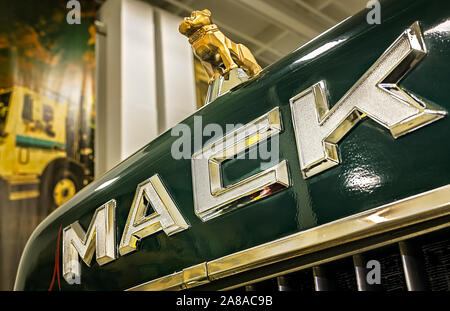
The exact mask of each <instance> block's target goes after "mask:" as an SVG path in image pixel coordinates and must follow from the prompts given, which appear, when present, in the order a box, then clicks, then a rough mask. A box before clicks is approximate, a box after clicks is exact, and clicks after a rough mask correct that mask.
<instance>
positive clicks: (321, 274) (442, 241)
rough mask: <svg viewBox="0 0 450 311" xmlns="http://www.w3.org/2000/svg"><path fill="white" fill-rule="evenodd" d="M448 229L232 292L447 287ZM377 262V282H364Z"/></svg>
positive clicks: (449, 263) (449, 285) (449, 282)
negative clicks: (373, 263)
mask: <svg viewBox="0 0 450 311" xmlns="http://www.w3.org/2000/svg"><path fill="white" fill-rule="evenodd" d="M449 237H450V229H443V230H439V231H436V232H432V233H428V234H425V235H422V236H419V237H415V238H412V239H408V240H405V241H401V242H399V243H394V244H390V245H388V246H384V247H380V248H376V249H374V250H370V251H367V252H361V253H358V254H356V255H353V256H348V257H345V258H342V259H338V260H335V261H331V262H327V263H324V264H321V265H318V266H314V267H311V268H306V269H303V270H300V271H296V272H292V273H287V274H284V275H281V276H277V277H274V278H270V279H267V280H264V281H260V282H255V283H253V284H250V285H246V286H243V287H238V288H236V289H234V290H233V291H260V290H264V291H303V292H307V291H314V290H316V291H321V290H339V291H356V290H360V291H372V290H376V291H407V290H433V291H442V290H444V291H445V290H450V251H449V250H450V238H449ZM370 260H377V261H378V262H379V263H380V268H381V269H380V272H381V273H380V276H381V282H380V284H379V285H377V284H373V285H371V284H368V283H367V281H366V276H367V273H368V270H370V269H367V268H366V264H367V262H368V261H370Z"/></svg>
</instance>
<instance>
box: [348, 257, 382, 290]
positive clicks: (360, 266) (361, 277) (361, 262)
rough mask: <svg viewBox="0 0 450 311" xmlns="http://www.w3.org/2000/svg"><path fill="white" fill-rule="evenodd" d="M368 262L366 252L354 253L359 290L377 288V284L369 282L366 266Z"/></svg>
mask: <svg viewBox="0 0 450 311" xmlns="http://www.w3.org/2000/svg"><path fill="white" fill-rule="evenodd" d="M366 262H367V259H366V258H365V257H364V254H356V255H353V266H354V268H355V276H356V287H357V288H358V291H375V290H377V285H372V284H369V283H367V273H368V269H367V268H366Z"/></svg>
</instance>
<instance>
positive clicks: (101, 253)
mask: <svg viewBox="0 0 450 311" xmlns="http://www.w3.org/2000/svg"><path fill="white" fill-rule="evenodd" d="M115 208H116V201H115V200H110V201H108V202H107V203H105V204H103V205H102V206H100V207H99V208H98V209H97V210H96V211H95V214H94V217H93V218H92V220H91V223H90V224H89V228H88V230H87V231H86V232H84V230H83V228H82V227H81V225H80V224H79V222H78V221H76V222H74V223H73V224H71V225H70V226H68V227H66V228H64V231H63V277H64V279H65V280H66V281H67V282H68V283H69V284H73V283H78V284H79V280H80V277H81V271H80V268H81V267H80V262H79V260H78V256H80V257H81V259H83V261H84V262H85V263H86V265H88V266H90V263H91V261H92V257H93V255H94V251H95V253H96V260H97V263H98V264H99V265H104V264H106V263H108V262H110V261H113V260H115V259H116V258H117V251H116V232H115ZM77 281H78V282H77Z"/></svg>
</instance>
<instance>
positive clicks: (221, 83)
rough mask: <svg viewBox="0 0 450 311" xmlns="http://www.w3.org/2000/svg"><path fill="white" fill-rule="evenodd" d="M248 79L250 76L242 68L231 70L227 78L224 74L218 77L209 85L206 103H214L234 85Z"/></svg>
mask: <svg viewBox="0 0 450 311" xmlns="http://www.w3.org/2000/svg"><path fill="white" fill-rule="evenodd" d="M247 80H248V76H247V74H246V73H245V71H244V70H243V69H241V68H236V69H232V70H230V72H229V74H228V77H227V78H225V77H224V76H220V77H218V78H216V79H215V80H213V81H212V82H211V84H210V85H209V86H208V92H207V93H206V103H205V105H208V104H210V103H212V102H213V101H214V100H216V99H217V98H218V97H220V96H222V95H224V94H226V93H228V92H229V91H230V90H231V89H232V88H233V87H235V86H237V85H239V84H241V83H242V82H245V81H247Z"/></svg>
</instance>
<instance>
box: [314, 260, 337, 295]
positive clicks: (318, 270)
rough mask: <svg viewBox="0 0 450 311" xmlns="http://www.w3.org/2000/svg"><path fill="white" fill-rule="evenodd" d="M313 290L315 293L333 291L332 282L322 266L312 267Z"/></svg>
mask: <svg viewBox="0 0 450 311" xmlns="http://www.w3.org/2000/svg"><path fill="white" fill-rule="evenodd" d="M313 276H314V289H315V290H316V291H329V290H334V289H335V287H334V284H333V281H332V280H331V278H330V273H329V271H328V270H327V269H326V268H325V267H324V266H315V267H313Z"/></svg>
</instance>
